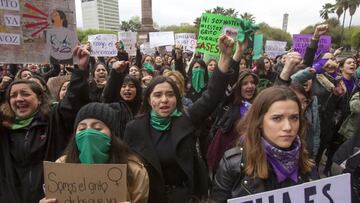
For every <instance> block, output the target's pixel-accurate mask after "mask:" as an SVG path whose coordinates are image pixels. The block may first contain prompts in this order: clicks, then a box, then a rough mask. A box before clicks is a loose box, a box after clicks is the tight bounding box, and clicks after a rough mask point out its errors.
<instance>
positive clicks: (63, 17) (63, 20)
mask: <svg viewBox="0 0 360 203" xmlns="http://www.w3.org/2000/svg"><path fill="white" fill-rule="evenodd" d="M55 12H57V13H58V14H59V16H60V19H61V20H62V26H63V27H68V22H67V19H66V15H65V13H64V11H62V10H55ZM51 22H52V23H54V20H52V19H51Z"/></svg>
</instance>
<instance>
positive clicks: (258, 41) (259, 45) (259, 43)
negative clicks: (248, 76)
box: [253, 34, 264, 60]
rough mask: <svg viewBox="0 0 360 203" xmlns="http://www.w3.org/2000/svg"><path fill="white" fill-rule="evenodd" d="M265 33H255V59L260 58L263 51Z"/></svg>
mask: <svg viewBox="0 0 360 203" xmlns="http://www.w3.org/2000/svg"><path fill="white" fill-rule="evenodd" d="M263 39H264V37H263V34H255V37H254V49H253V53H254V55H253V60H258V59H259V58H260V57H261V56H262V53H263Z"/></svg>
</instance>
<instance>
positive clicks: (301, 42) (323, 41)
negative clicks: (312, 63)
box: [292, 35, 331, 58]
mask: <svg viewBox="0 0 360 203" xmlns="http://www.w3.org/2000/svg"><path fill="white" fill-rule="evenodd" d="M311 38H312V35H293V39H292V40H293V46H292V48H293V49H294V51H296V52H299V53H300V54H301V56H303V57H304V55H305V51H306V48H307V47H308V46H309V45H310V42H311ZM330 48H331V36H328V35H322V36H320V39H319V43H318V49H317V51H316V54H315V58H317V57H318V56H319V55H320V54H322V53H326V52H329V51H330Z"/></svg>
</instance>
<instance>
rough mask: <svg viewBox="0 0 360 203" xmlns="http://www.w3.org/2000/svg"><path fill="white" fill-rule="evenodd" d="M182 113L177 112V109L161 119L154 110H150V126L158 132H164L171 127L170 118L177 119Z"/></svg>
mask: <svg viewBox="0 0 360 203" xmlns="http://www.w3.org/2000/svg"><path fill="white" fill-rule="evenodd" d="M181 115H182V113H181V112H180V111H178V110H177V109H176V110H175V111H173V112H172V113H171V114H170V116H168V117H162V116H160V115H159V114H158V113H156V112H155V111H154V110H151V112H150V124H151V126H152V127H153V128H155V129H156V130H159V131H166V130H169V128H170V125H171V118H172V117H179V116H181Z"/></svg>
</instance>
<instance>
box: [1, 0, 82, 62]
mask: <svg viewBox="0 0 360 203" xmlns="http://www.w3.org/2000/svg"><path fill="white" fill-rule="evenodd" d="M57 16H62V17H61V18H58V17H57ZM75 17H76V16H75V0H62V1H58V0H46V1H38V0H1V1H0V19H2V20H0V50H6V51H3V52H2V53H1V54H0V61H1V62H2V63H19V64H22V63H34V64H43V63H50V62H51V63H53V64H55V63H64V64H65V63H74V62H75V58H73V55H72V50H73V48H74V47H75V46H76V45H77V42H78V39H77V36H76V19H75ZM63 19H65V20H63Z"/></svg>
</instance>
